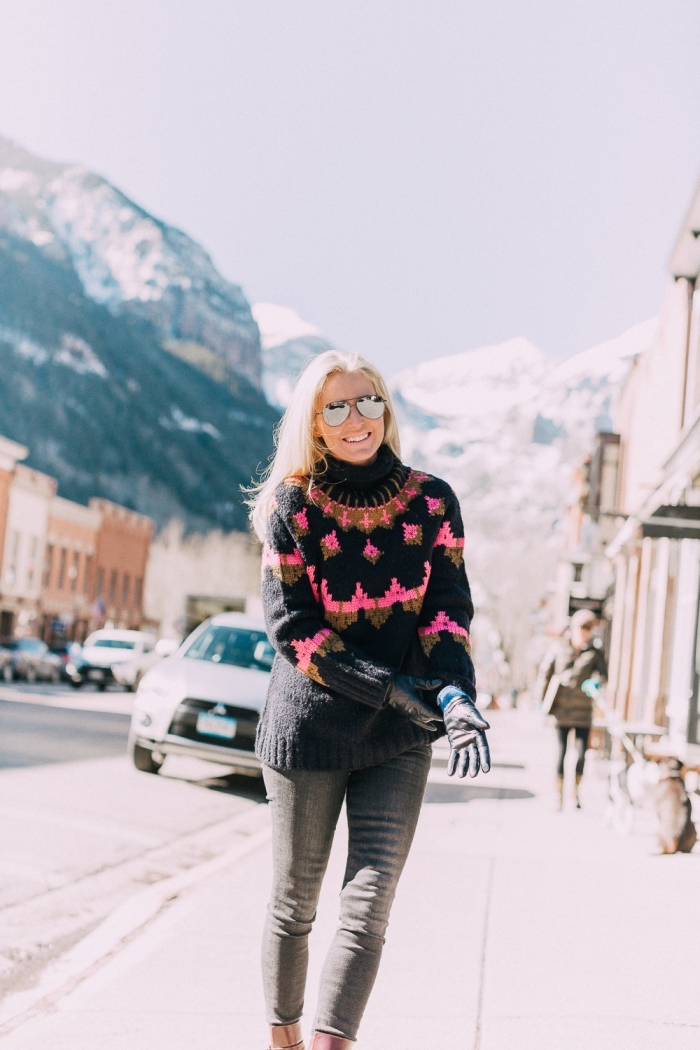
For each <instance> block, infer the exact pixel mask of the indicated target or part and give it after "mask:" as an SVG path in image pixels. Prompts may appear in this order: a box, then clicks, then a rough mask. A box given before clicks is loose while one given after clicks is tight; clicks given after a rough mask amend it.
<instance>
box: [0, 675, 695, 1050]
mask: <svg viewBox="0 0 700 1050" xmlns="http://www.w3.org/2000/svg"><path fill="white" fill-rule="evenodd" d="M85 695H86V696H87V694H85ZM117 699H118V694H117V693H116V692H114V693H113V694H109V693H108V694H107V696H106V698H105V699H104V701H101V700H99V699H97V700H95V701H93V703H94V704H95V706H96V704H98V703H100V702H105V703H108V702H110V701H111V703H112V704H113V705H116V703H117ZM91 713H92V712H91ZM489 718H490V720H491V722H492V726H493V728H492V733H491V740H492V751H493V757H494V765H493V769H492V772H491V773H490V774H489V775H488V776H487V777H479V779H478V780H476V781H468V782H466V783H465V782H464V781H456V782H455V780H451V779H449V778H448V777H447V775H446V771H445V764H446V758H447V752H446V749H445V747H444V744H441V745H439V746H438V747H436V749H435V757H434V762H433V770H432V772H431V775H430V781H429V784H428V789H427V792H426V797H425V804H424V807H423V813H422V817H421V821H420V823H419V829H418V833H417V837H416V842H415V845H414V848H413V851H412V853H411V856H410V858H409V862H408V865H407V868H406V871H405V874H404V876H403V879H402V882H401V884H400V886H399V892H398V895H397V899H396V903H395V906H394V911H393V915H392V921H391V924H390V927H389V933H388V939H387V946H386V949H385V955H384V960H383V963H382V967H381V970H380V974H379V978H378V981H377V984H376V987H375V990H374V993H373V995H372V998H371V1000H370V1004H369V1008H368V1011H367V1014H366V1017H365V1020H364V1023H363V1026H362V1029H361V1032H360V1039H359V1042H358V1050H390V1048H394V1047H397V1048H398V1047H401V1048H402V1050H441V1048H443V1047H445V1046H456V1047H464V1048H465V1050H466V1048H468V1050H472V1048H474V1050H514V1048H517V1050H627V1048H629V1050H686V1048H687V1050H691V1048H695V1047H697V1046H698V1045H699V1044H700V1010H699V1009H698V998H697V983H698V977H700V967H698V964H697V954H696V951H695V939H696V930H697V928H698V925H699V924H700V896H699V895H698V893H697V885H698V874H699V869H698V864H699V863H700V855H699V854H697V853H693V854H690V855H688V856H683V855H676V856H672V857H662V856H658V855H657V847H656V840H655V823H654V816H653V812H652V810H651V809H649V808H648V807H647V808H644V809H641V810H639V811H638V812H637V813H636V815H635V823H634V828H633V831H632V833H631V834H630V835H619V834H617V833H616V832H615V831H613V830H612V829H611V828H610V827H608V826H607V825H606V821H605V813H606V806H607V782H606V779H605V774H606V770H605V768H604V765H603V764H599V763H597V762H595V761H589V763H588V766H587V772H586V776H585V778H584V781H583V785H582V799H583V810H582V811H576V810H575V809H574V808H573V803H572V801H571V799H569V800H568V802H567V806H566V809H565V811H564V812H563V813H559V812H556V811H555V806H554V790H553V777H552V771H553V763H554V753H555V739H554V733H553V730H552V729H551V727H550V726H549V725H547V724H546V723H544V722H543V721H542V719H541V718H540V716H539V715H538V714H536V713H534V712H532V711H530V710H528V709H525V710H518V711H501V712H499V711H496V712H493V713H492V712H489ZM105 746H110V745H109V741H107V743H106V744H105ZM573 757H574V756H573V754H571V755H569V759H570V760H571V759H573ZM168 761H169V762H170V760H168ZM222 772H225V771H222V770H219V769H218V768H217V767H213V766H212V767H211V768H210V769H207V768H202V767H201V766H199V765H198V767H197V768H196V769H195V768H187V769H186V768H185V767H184V766H177V767H176V766H175V765H172V766H171V767H170V769H169V770H164V774H165V775H164V774H161V775H159V776H157V777H155V776H149V775H147V774H138V773H136V771H135V770H133V769H131V768H129V766H128V764H127V763H126V761H125V759H124V758H123V757H122V756H118V757H104V758H99V759H92V758H89V759H85V760H84V761H73V762H70V763H65V764H63V765H59V764H49V765H45V766H43V767H32V768H28V767H24V768H15V769H5V770H3V771H2V772H0V785H1V786H2V788H3V790H2V800H3V801H2V806H1V807H0V819H1V820H2V825H1V826H2V833H3V839H4V841H5V842H7V843H8V847H10V857H11V862H12V864H13V865H14V870H13V871H12V872H10V871H8V870H7V869H6V868H3V869H2V871H3V885H4V891H5V897H4V903H5V908H4V915H5V916H7V917H11V918H12V922H11V923H7V922H4V923H3V935H2V936H3V947H2V951H3V954H4V956H5V957H6V958H7V959H8V960H10V961H12V959H14V958H15V957H16V956H17V952H18V949H19V948H20V947H21V945H22V944H25V945H27V947H28V950H29V951H31V952H33V953H34V956H33V959H34V967H33V969H32V967H31V966H30V965H29V964H27V965H26V966H25V969H24V971H22V970H21V967H20V968H19V969H18V970H16V971H15V978H14V983H13V984H12V990H13V991H14V992H15V993H17V992H18V991H20V992H21V989H22V988H27V989H28V991H27V992H26V993H22V994H27V995H29V997H30V1000H31V988H32V982H35V981H36V979H37V976H38V974H39V972H40V970H41V968H42V967H44V966H45V965H46V963H47V962H50V959H51V958H55V957H56V955H57V954H58V953H59V949H60V948H61V946H64V947H65V946H66V945H68V944H72V943H74V942H75V941H76V940H78V938H79V937H80V936H82V935H83V934H84V933H85V932H87V931H89V930H90V929H94V928H96V927H97V929H98V930H99V929H100V928H101V927H100V919H101V918H102V917H104V916H105V915H107V914H108V913H109V912H111V911H112V910H113V909H114V908H115V906H117V905H118V904H119V903H120V902H128V901H129V899H133V900H137V899H140V897H142V896H143V893H144V887H145V886H147V885H148V884H149V883H150V884H152V885H153V887H154V888H155V886H157V884H158V880H163V879H167V877H168V876H169V875H173V874H175V873H176V872H178V871H182V870H183V869H184V868H185V866H187V865H191V866H193V867H192V869H191V870H192V871H195V870H196V869H195V867H194V866H195V865H197V864H199V865H200V866H201V864H202V861H203V860H205V861H206V860H207V859H208V858H211V857H216V856H219V857H221V856H222V855H223V851H224V850H226V849H229V848H230V846H231V844H232V842H234V841H236V839H237V837H238V840H241V839H244V837H245V835H246V834H248V835H250V834H251V833H252V834H253V835H255V834H257V833H259V831H260V829H264V828H265V827H266V826H267V807H265V806H262V805H259V804H258V803H260V802H261V801H262V800H263V796H262V792H261V791H260V790H259V789H256V787H255V782H251V783H249V784H248V785H247V788H248V791H247V793H246V790H245V789H246V785H244V784H241V783H237V782H235V780H234V778H232V777H226V776H218V775H217V774H219V773H222ZM207 774H208V776H209V779H207ZM572 775H573V769H572V768H571V762H570V761H569V765H568V770H567V776H568V779H569V786H570V782H571V780H572ZM20 810H21V812H22V813H23V818H22V820H23V821H25V822H26V834H22V835H20V834H19V832H18V825H17V823H16V822H15V823H13V820H15V821H16V818H17V815H18V813H19V811H20ZM12 829H14V831H13V832H12ZM10 832H12V834H9V833H10ZM12 835H14V837H12ZM37 836H39V838H38V840H37ZM336 839H337V841H336V843H335V846H334V849H333V854H332V858H331V863H330V866H329V871H328V875H327V877H326V881H325V884H324V889H323V894H322V898H321V902H320V906H319V914H318V919H317V922H316V925H315V928H314V932H313V935H312V942H311V969H310V975H309V982H308V1009H307V1013H306V1016H305V1021H304V1026H305V1031H306V1032H308V1030H309V1027H310V1024H311V1021H312V1010H313V1004H314V999H315V990H316V988H317V986H318V978H319V972H320V966H321V962H322V959H323V955H324V953H325V950H326V947H327V945H328V943H329V941H330V938H331V937H332V936H333V933H334V930H335V926H336V922H337V894H338V890H339V887H340V884H341V880H342V872H343V866H344V854H343V849H344V831H343V829H342V827H341V828H340V829H339V833H338V835H337V836H336ZM20 868H22V869H23V874H22V873H20ZM200 870H202V871H203V872H205V871H206V870H208V869H206V868H204V867H202V868H201V869H200ZM32 877H33V878H34V879H35V881H33V882H32V881H31V879H32ZM41 880H44V881H43V882H42V881H41ZM269 884H270V853H269V845H267V844H266V842H265V841H264V839H263V840H262V841H261V844H260V845H259V846H258V848H257V849H255V850H254V851H253V852H249V853H247V854H246V855H245V856H243V857H242V858H241V859H240V860H236V861H235V862H231V863H230V864H228V866H226V867H225V869H223V870H218V871H216V872H214V873H213V874H211V873H210V874H209V876H208V878H206V879H204V878H203V879H202V881H201V883H194V884H192V886H191V887H190V888H188V889H179V890H177V891H176V890H175V889H173V891H172V892H171V893H170V896H169V897H168V898H167V900H166V899H165V898H164V900H163V901H162V906H160V908H159V911H158V913H157V914H156V915H155V917H152V916H151V915H150V913H149V917H148V919H147V920H146V919H144V920H143V922H142V924H141V927H140V928H139V930H138V931H137V933H136V934H135V935H129V936H128V937H126V938H123V939H122V941H121V942H120V943H119V945H118V946H117V947H112V948H111V950H110V951H109V953H107V954H105V956H104V958H103V959H102V960H101V961H100V964H99V965H97V964H95V965H93V966H92V967H91V968H90V970H86V972H85V973H82V974H80V975H78V976H74V977H72V978H71V981H70V982H67V983H66V984H65V986H63V987H62V990H61V988H59V989H58V990H57V991H56V992H55V993H52V994H51V995H47V996H46V997H45V998H44V999H42V1000H40V1001H39V1002H38V1003H35V1004H34V1005H33V1006H32V1009H31V1010H28V1011H25V1013H24V1014H22V1015H21V1016H20V1018H19V1021H16V1022H15V1021H12V1019H11V1017H12V1016H13V1010H15V1009H16V1006H15V1005H13V1004H16V1003H17V1002H22V1003H24V1000H21V997H18V996H17V995H16V994H15V995H12V994H11V995H9V996H8V997H7V998H6V999H5V1000H4V1001H3V1002H2V1004H0V1032H2V1033H3V1036H4V1039H3V1047H5V1046H7V1048H8V1050H36V1048H38V1047H40V1046H51V1048H52V1050H69V1048H70V1050H91V1048H92V1047H93V1046H94V1045H96V1044H97V1043H98V1042H99V1045H100V1046H101V1047H103V1048H105V1050H123V1047H124V1046H127V1045H128V1046H129V1048H130V1050H141V1048H144V1050H145V1048H146V1047H150V1046H152V1045H154V1044H158V1045H166V1046H168V1047H169V1048H170V1050H191V1048H192V1047H212V1048H213V1050H216V1048H218V1047H221V1048H222V1050H223V1048H224V1047H235V1050H260V1047H263V1046H265V1045H266V1043H265V1028H264V1011H263V1004H262V999H261V989H260V978H259V962H258V958H259V945H260V932H261V927H262V923H263V919H264V912H265V906H266V900H267V895H268V892H269ZM164 885H169V883H164ZM13 894H14V897H13V896H12V895H13ZM22 894H24V896H22ZM130 895H131V898H130ZM13 900H14V903H12V901H13ZM62 923H63V925H62ZM102 925H103V926H104V923H103V924H102ZM49 929H51V930H52V931H53V932H47V931H49ZM8 931H9V932H8ZM62 931H63V932H62ZM23 938H24V940H23ZM32 938H33V939H32ZM42 938H43V941H46V940H48V939H49V938H51V939H52V942H53V944H54V951H53V955H52V953H51V951H50V950H49V949H47V948H46V947H45V946H44V947H42V944H41V943H40V942H41V941H42ZM62 938H64V940H62ZM42 952H43V953H44V954H43V955H42ZM13 953H14V954H13ZM54 965H57V964H54ZM51 970H52V968H51V966H49V967H48V969H47V970H46V973H49V974H50V973H51ZM82 978H84V979H82ZM30 1000H29V1001H30ZM3 1011H4V1012H3ZM3 1024H4V1025H5V1027H4V1028H3V1027H1V1026H2V1025H3Z"/></svg>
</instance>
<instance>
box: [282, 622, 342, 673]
mask: <svg viewBox="0 0 700 1050" xmlns="http://www.w3.org/2000/svg"><path fill="white" fill-rule="evenodd" d="M331 634H333V632H332V631H331V630H330V628H329V627H323V628H322V629H321V630H320V631H317V632H316V634H315V635H314V636H313V638H301V639H299V640H296V639H294V638H292V640H291V644H292V646H293V647H294V651H295V653H296V654H297V667H298V668H299V670H300V671H303V672H304V673H306V672H307V671H308V669H309V665H310V663H311V657H312V656H313V655H314V653H317V652H318V650H319V649H320V648H321V646H322V645H323V643H324V642H325V640H326V638H328V636H329V635H331Z"/></svg>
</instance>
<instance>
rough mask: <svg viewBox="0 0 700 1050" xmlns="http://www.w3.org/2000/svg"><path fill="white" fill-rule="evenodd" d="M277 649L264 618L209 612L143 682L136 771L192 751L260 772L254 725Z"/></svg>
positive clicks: (135, 729)
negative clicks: (202, 621)
mask: <svg viewBox="0 0 700 1050" xmlns="http://www.w3.org/2000/svg"><path fill="white" fill-rule="evenodd" d="M274 655H275V652H274V649H273V648H272V646H271V645H270V642H269V641H268V638H267V634H266V633H265V625H264V623H263V622H262V621H261V620H254V619H252V618H251V617H248V616H244V615H243V613H220V614H219V615H218V616H212V617H211V618H210V619H208V620H205V621H204V623H202V624H200V626H199V627H198V628H197V629H196V630H195V631H193V632H192V634H191V635H190V636H189V637H188V638H186V639H185V641H184V642H183V643H182V645H181V646H180V648H179V649H178V650H177V652H176V653H175V654H174V655H173V656H169V657H167V658H166V659H165V660H161V662H160V663H158V664H157V665H156V666H155V667H153V668H151V670H150V671H148V672H147V673H146V674H145V675H144V677H143V678H142V680H141V683H140V685H139V687H138V690H137V692H136V697H135V699H134V711H133V714H132V718H131V731H130V734H129V747H130V751H131V755H132V758H133V761H134V765H135V766H136V768H137V769H141V770H143V771H144V772H146V773H157V772H158V770H159V769H160V767H161V766H162V764H163V761H164V759H165V756H166V755H191V756H194V757H195V758H204V759H209V760H210V761H213V762H219V763H221V764H223V765H226V766H229V767H233V768H234V769H235V770H236V771H237V772H239V773H246V774H248V775H251V776H258V775H259V774H260V762H259V761H258V759H257V758H256V757H255V753H254V747H255V730H256V728H257V724H258V716H259V714H260V711H261V709H262V705H263V703H264V702H265V697H266V695H267V687H268V682H269V678H270V669H271V667H272V661H273V659H274Z"/></svg>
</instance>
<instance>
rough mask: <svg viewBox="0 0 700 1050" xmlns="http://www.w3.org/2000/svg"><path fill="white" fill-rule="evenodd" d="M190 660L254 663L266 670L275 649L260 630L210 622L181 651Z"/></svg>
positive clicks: (261, 669)
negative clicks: (249, 629) (188, 645)
mask: <svg viewBox="0 0 700 1050" xmlns="http://www.w3.org/2000/svg"><path fill="white" fill-rule="evenodd" d="M183 655H184V656H186V657H189V659H190V660H211V662H212V663H215V664H219V663H221V664H232V665H233V666H234V667H256V668H257V669H258V670H260V671H269V670H270V668H271V667H272V661H273V660H274V657H275V650H274V649H273V648H272V646H271V645H270V643H269V641H268V640H267V635H266V634H265V633H264V632H263V631H246V630H244V629H243V628H240V627H217V626H215V625H214V624H211V625H210V626H209V627H207V628H206V629H205V630H204V631H202V633H201V634H200V635H199V637H198V638H195V640H194V641H193V642H192V645H190V647H189V648H188V649H186V650H185V652H184V653H183Z"/></svg>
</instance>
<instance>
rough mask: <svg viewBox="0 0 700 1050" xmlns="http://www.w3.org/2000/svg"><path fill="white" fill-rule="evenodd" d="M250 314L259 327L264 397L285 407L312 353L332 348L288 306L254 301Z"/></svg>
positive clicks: (319, 333)
mask: <svg viewBox="0 0 700 1050" xmlns="http://www.w3.org/2000/svg"><path fill="white" fill-rule="evenodd" d="M253 316H254V318H255V320H256V321H257V323H258V328H259V329H260V342H261V344H262V356H263V390H264V391H265V396H266V397H267V400H268V401H269V402H270V404H271V405H276V406H278V407H279V408H286V407H287V405H288V404H289V398H290V397H291V393H292V390H293V389H294V384H295V382H296V380H297V378H298V376H299V373H300V372H303V370H304V368H305V367H306V365H307V364H308V363H309V361H310V360H311V358H312V357H315V356H316V354H321V353H323V351H324V350H332V349H333V344H332V343H329V342H328V340H327V339H326V337H325V335H324V333H323V332H322V331H321V329H320V328H317V327H316V325H313V324H310V323H309V322H308V321H305V320H304V319H303V318H302V317H300V315H299V314H298V313H297V312H296V310H292V309H291V308H290V307H288V306H278V305H277V304H276V303H256V304H255V305H254V306H253Z"/></svg>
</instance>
